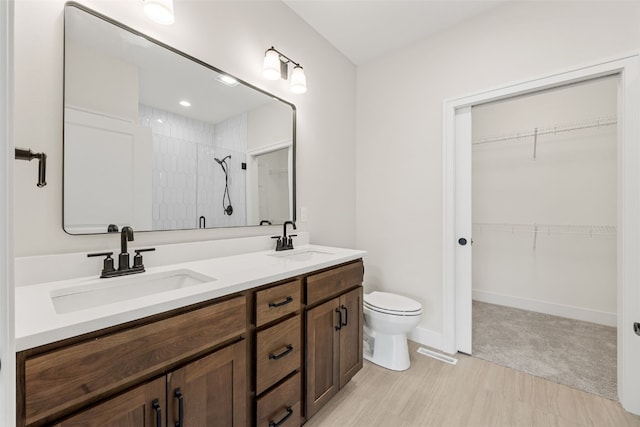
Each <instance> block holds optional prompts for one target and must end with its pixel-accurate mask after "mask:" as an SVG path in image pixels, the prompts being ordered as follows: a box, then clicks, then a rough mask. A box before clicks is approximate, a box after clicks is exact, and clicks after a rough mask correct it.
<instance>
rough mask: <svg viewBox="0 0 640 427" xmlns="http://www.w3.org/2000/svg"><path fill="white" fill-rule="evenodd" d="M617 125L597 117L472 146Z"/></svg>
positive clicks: (492, 138)
mask: <svg viewBox="0 0 640 427" xmlns="http://www.w3.org/2000/svg"><path fill="white" fill-rule="evenodd" d="M617 123H618V120H617V117H616V116H615V115H613V116H605V117H599V118H595V119H589V120H585V121H581V122H574V123H562V124H556V125H554V126H550V127H545V128H535V129H531V130H526V131H522V132H512V133H508V134H502V135H495V136H489V137H486V138H478V139H475V140H473V142H472V144H473V145H480V144H488V143H491V142H500V141H510V140H519V139H523V138H532V137H534V138H535V137H538V136H540V135H550V134H554V135H555V134H559V133H564V132H571V131H575V130H580V129H590V128H599V127H604V126H613V125H615V124H617Z"/></svg>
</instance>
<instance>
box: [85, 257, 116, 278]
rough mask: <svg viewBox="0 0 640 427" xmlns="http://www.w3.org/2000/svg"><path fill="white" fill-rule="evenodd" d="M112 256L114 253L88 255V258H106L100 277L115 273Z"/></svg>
mask: <svg viewBox="0 0 640 427" xmlns="http://www.w3.org/2000/svg"><path fill="white" fill-rule="evenodd" d="M111 255H113V252H98V253H94V254H87V258H91V257H96V256H103V257H106V258H105V259H104V261H103V262H102V274H101V276H100V277H105V275H107V274H109V273H111V272H113V271H115V268H114V267H113V258H111Z"/></svg>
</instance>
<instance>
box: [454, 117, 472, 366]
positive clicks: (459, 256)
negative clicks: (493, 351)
mask: <svg viewBox="0 0 640 427" xmlns="http://www.w3.org/2000/svg"><path fill="white" fill-rule="evenodd" d="M455 120H456V131H455V132H456V136H455V138H456V142H455V145H456V148H455V162H456V177H455V204H456V209H455V211H456V213H455V215H456V232H455V275H456V289H455V293H456V313H457V314H458V319H457V321H456V344H457V346H458V351H461V352H463V353H467V354H471V289H472V286H471V276H472V274H471V273H472V271H471V268H472V259H471V243H472V240H471V227H472V219H471V194H472V188H471V135H472V132H471V107H463V108H459V109H457V110H456V118H455Z"/></svg>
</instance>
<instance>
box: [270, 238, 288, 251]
mask: <svg viewBox="0 0 640 427" xmlns="http://www.w3.org/2000/svg"><path fill="white" fill-rule="evenodd" d="M271 238H272V239H278V241H277V242H276V251H281V250H282V249H283V247H284V245H285V243H286V242H283V241H282V236H271Z"/></svg>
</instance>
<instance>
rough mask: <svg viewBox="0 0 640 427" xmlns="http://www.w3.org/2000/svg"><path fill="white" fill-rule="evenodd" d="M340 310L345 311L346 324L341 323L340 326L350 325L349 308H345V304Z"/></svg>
mask: <svg viewBox="0 0 640 427" xmlns="http://www.w3.org/2000/svg"><path fill="white" fill-rule="evenodd" d="M340 308H341V309H343V310H344V323H341V324H340V326H347V324H348V323H349V310H347V307H345V306H344V304H343V305H341V306H340ZM341 317H342V316H341Z"/></svg>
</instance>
